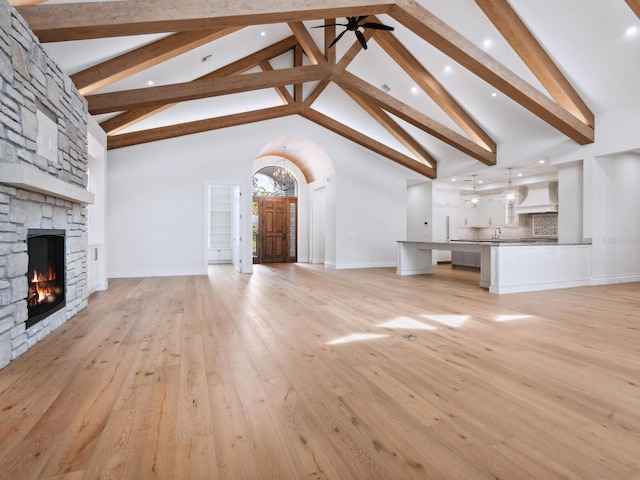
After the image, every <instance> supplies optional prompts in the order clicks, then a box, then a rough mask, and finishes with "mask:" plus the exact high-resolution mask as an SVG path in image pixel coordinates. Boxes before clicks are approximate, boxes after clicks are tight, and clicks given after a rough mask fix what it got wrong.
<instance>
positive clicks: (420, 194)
mask: <svg viewBox="0 0 640 480" xmlns="http://www.w3.org/2000/svg"><path fill="white" fill-rule="evenodd" d="M425 222H426V223H425ZM432 229H433V182H430V181H429V182H423V183H419V184H417V185H409V186H407V240H411V241H414V242H429V241H431V239H432V234H431V232H432Z"/></svg>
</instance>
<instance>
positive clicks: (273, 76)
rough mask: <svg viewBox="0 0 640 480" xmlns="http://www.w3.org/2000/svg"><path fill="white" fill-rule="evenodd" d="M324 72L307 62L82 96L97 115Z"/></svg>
mask: <svg viewBox="0 0 640 480" xmlns="http://www.w3.org/2000/svg"><path fill="white" fill-rule="evenodd" d="M326 74H327V68H325V67H322V66H320V65H309V66H305V67H296V68H285V69H282V70H275V71H272V72H261V73H246V74H244V75H233V76H231V77H223V78H205V79H201V80H194V81H192V82H185V83H176V84H172V85H162V86H158V87H149V88H138V89H135V90H126V91H120V92H111V93H100V94H94V95H89V96H87V97H85V98H86V99H87V103H88V107H89V113H90V114H91V115H100V114H103V113H112V112H121V111H125V110H131V109H133V108H139V107H147V106H152V105H164V104H167V103H178V102H184V101H188V100H196V99H200V98H208V97H215V96H219V95H228V94H232V93H240V92H246V91H251V90H260V89H263V88H271V87H277V86H279V85H291V84H295V83H300V82H308V81H313V80H319V79H321V78H324V77H325V76H326Z"/></svg>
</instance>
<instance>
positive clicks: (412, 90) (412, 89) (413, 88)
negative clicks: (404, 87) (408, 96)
mask: <svg viewBox="0 0 640 480" xmlns="http://www.w3.org/2000/svg"><path fill="white" fill-rule="evenodd" d="M419 91H420V89H419V88H418V87H411V93H413V94H414V95H416V94H417V93H418V92H419Z"/></svg>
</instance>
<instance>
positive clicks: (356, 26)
mask: <svg viewBox="0 0 640 480" xmlns="http://www.w3.org/2000/svg"><path fill="white" fill-rule="evenodd" d="M367 16H368V15H363V16H360V17H347V23H329V24H327V25H319V26H317V27H313V28H326V27H332V26H341V27H346V28H345V29H344V30H343V31H342V32H340V35H338V36H337V37H336V38H335V39H334V40H333V42H331V43H330V44H329V47H328V48H331V47H333V46H334V45H335V44H336V43H337V42H338V40H340V39H341V38H342V36H343V35H344V34H345V33H347V32H355V34H356V37H357V38H358V41H359V42H360V45H362V48H364V49H365V50H366V49H367V41H366V39H365V38H364V35H363V34H362V31H361V29H365V28H371V29H374V30H387V31H390V30H393V27H389V26H387V25H383V24H382V23H377V22H366V23H360V22H361V21H362V20H364V19H365V18H367Z"/></svg>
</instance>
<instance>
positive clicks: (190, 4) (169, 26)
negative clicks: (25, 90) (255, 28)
mask: <svg viewBox="0 0 640 480" xmlns="http://www.w3.org/2000/svg"><path fill="white" fill-rule="evenodd" d="M393 5H394V2H393V1H389V0H350V1H349V2H348V5H345V2H344V0H305V1H304V2H302V1H296V2H289V4H287V5H284V4H283V2H274V1H272V0H253V1H251V2H212V1H211V0H181V1H180V2H179V3H176V2H175V0H123V1H118V2H113V1H112V2H95V3H63V4H52V5H47V4H44V5H27V6H22V7H17V8H18V12H19V13H20V14H21V15H22V17H23V18H24V19H25V21H26V22H27V23H28V24H29V26H30V28H31V30H32V31H33V32H34V33H35V34H36V36H37V37H38V38H39V39H40V41H41V42H60V41H69V40H87V39H91V38H103V37H121V36H127V35H144V34H150V33H166V32H186V31H190V30H213V29H215V28H227V27H246V26H251V25H266V24H271V23H284V22H302V21H305V20H317V19H319V18H332V17H334V18H335V17H347V16H350V15H353V12H354V11H355V12H366V13H367V14H369V15H377V14H384V13H387V12H388V11H389V10H390V9H391V8H392V7H393Z"/></svg>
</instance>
